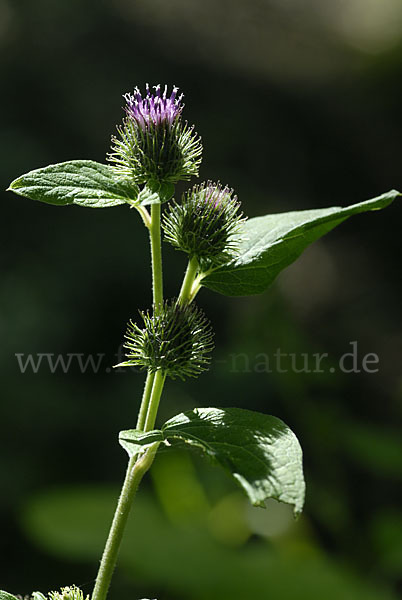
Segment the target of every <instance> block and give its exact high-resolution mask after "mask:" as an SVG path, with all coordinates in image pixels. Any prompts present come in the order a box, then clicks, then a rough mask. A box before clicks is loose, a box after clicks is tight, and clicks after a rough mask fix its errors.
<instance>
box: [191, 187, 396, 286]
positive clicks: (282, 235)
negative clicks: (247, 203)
mask: <svg viewBox="0 0 402 600" xmlns="http://www.w3.org/2000/svg"><path fill="white" fill-rule="evenodd" d="M400 195H401V194H400V193H399V192H397V191H396V190H392V191H390V192H388V193H386V194H383V195H382V196H379V197H378V198H374V199H373V200H367V201H366V202H360V203H359V204H354V205H352V206H349V207H346V208H340V207H332V208H323V209H318V210H302V211H296V212H289V213H279V214H274V215H266V216H265V217H255V218H254V219H249V220H248V221H246V222H245V223H244V224H243V226H242V228H241V231H240V234H239V235H240V243H239V254H238V256H237V257H236V258H235V259H234V260H232V261H231V262H230V263H229V264H227V265H225V266H222V267H219V268H217V269H215V270H213V271H211V272H209V273H208V274H206V276H205V277H204V278H203V280H202V285H203V286H205V287H207V288H209V289H211V290H214V291H215V292H219V293H221V294H226V295H227V296H248V295H250V294H260V293H261V292H263V291H264V290H265V289H266V288H267V287H268V286H269V285H270V284H271V283H272V282H273V280H274V279H275V277H276V276H277V275H278V274H279V273H280V272H281V271H282V270H283V269H285V267H287V266H289V265H290V264H291V263H292V262H293V261H295V260H296V259H297V258H298V257H299V256H300V254H301V253H302V252H303V250H304V249H305V248H307V246H308V245H309V244H311V243H312V242H314V241H315V240H317V239H318V238H320V237H321V236H323V235H325V234H326V233H328V232H329V231H331V229H333V228H334V227H336V226H337V225H339V224H340V223H342V222H343V221H344V220H345V219H347V218H348V217H350V216H352V215H357V214H359V213H362V212H366V211H371V210H379V209H381V208H385V207H386V206H388V205H389V204H391V202H393V201H394V200H395V198H396V197H397V196H400Z"/></svg>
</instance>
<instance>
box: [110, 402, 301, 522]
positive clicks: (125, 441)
mask: <svg viewBox="0 0 402 600" xmlns="http://www.w3.org/2000/svg"><path fill="white" fill-rule="evenodd" d="M119 440H120V444H121V445H122V446H123V448H125V449H126V450H127V452H128V453H129V454H130V455H132V454H134V453H135V452H138V449H139V447H141V446H145V447H147V446H149V445H150V444H153V443H154V442H158V441H159V442H161V441H165V442H168V444H170V445H172V444H180V443H181V444H182V443H185V444H188V445H190V446H191V447H193V448H194V449H197V450H199V451H201V452H202V453H203V454H204V455H206V456H207V457H209V458H210V459H211V460H212V462H214V463H215V464H218V465H220V466H221V467H224V468H225V469H226V470H228V471H229V472H230V473H231V475H232V477H234V479H235V480H236V481H237V482H238V483H239V484H240V485H241V486H242V487H243V489H244V490H245V491H246V493H247V495H248V497H249V499H250V501H251V502H252V503H253V504H254V505H255V506H263V505H264V501H265V500H267V499H268V498H274V499H275V500H279V501H280V502H285V503H287V504H292V505H293V506H294V512H295V514H298V513H299V512H301V510H302V508H303V503H304V491H305V484H304V479H303V466H302V451H301V448H300V444H299V442H298V440H297V438H296V436H295V435H294V433H292V431H291V430H290V429H289V427H287V425H285V423H283V422H282V421H281V420H280V419H277V418H276V417H271V416H269V415H264V414H262V413H258V412H254V411H250V410H244V409H241V408H225V409H220V408H196V409H194V410H192V411H189V412H186V413H181V414H179V415H177V416H176V417H173V418H172V419H170V420H169V421H167V423H165V425H164V426H163V427H162V429H161V430H155V431H150V432H148V433H142V432H140V431H138V430H135V429H134V430H129V431H122V432H121V433H120V435H119Z"/></svg>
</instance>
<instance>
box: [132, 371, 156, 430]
mask: <svg viewBox="0 0 402 600" xmlns="http://www.w3.org/2000/svg"><path fill="white" fill-rule="evenodd" d="M154 378H155V373H149V372H148V375H147V378H146V380H145V387H144V393H143V395H142V401H141V406H140V411H139V413H138V419H137V425H136V429H141V430H143V429H144V426H145V421H146V418H147V413H148V406H149V400H150V398H151V393H152V386H153V384H154Z"/></svg>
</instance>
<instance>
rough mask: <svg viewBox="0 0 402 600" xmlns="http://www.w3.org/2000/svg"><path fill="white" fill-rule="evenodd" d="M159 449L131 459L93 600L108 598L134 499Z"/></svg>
mask: <svg viewBox="0 0 402 600" xmlns="http://www.w3.org/2000/svg"><path fill="white" fill-rule="evenodd" d="M157 447H158V444H153V445H152V446H151V447H150V448H149V449H148V450H147V452H146V453H145V454H144V455H143V456H142V457H141V458H140V459H138V460H137V456H136V455H134V456H132V457H131V458H130V461H129V463H128V467H127V473H126V478H125V480H124V483H123V487H122V489H121V493H120V498H119V501H118V504H117V508H116V512H115V514H114V517H113V522H112V526H111V528H110V532H109V537H108V539H107V542H106V546H105V549H104V551H103V556H102V560H101V564H100V567H99V572H98V576H97V578H96V583H95V588H94V591H93V594H92V600H105V598H106V596H107V592H108V589H109V586H110V581H111V579H112V575H113V571H114V568H115V565H116V561H117V556H118V553H119V548H120V543H121V540H122V537H123V533H124V528H125V526H126V523H127V519H128V515H129V514H130V508H131V505H132V502H133V498H134V496H135V493H136V491H137V489H138V486H139V484H140V481H141V479H142V478H143V476H144V475H145V473H146V472H147V471H148V469H149V468H150V466H151V465H152V463H153V460H154V457H155V453H156V450H157Z"/></svg>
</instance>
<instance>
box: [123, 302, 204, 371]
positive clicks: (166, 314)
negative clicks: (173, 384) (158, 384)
mask: <svg viewBox="0 0 402 600" xmlns="http://www.w3.org/2000/svg"><path fill="white" fill-rule="evenodd" d="M140 314H141V317H142V320H143V322H144V327H142V328H141V327H139V326H138V325H137V324H136V323H133V322H132V321H130V322H129V323H128V326H127V331H126V335H125V337H126V340H127V341H126V342H125V344H124V347H125V348H127V350H128V352H127V354H126V356H127V361H126V362H123V363H121V365H118V366H138V367H140V368H142V369H148V370H149V371H151V372H152V373H155V372H156V371H158V370H160V371H162V372H163V373H164V374H166V375H169V377H171V378H172V379H176V377H180V379H183V380H184V379H185V378H186V377H197V376H198V375H199V374H200V373H201V372H202V371H205V370H207V368H208V366H209V363H210V356H209V354H210V352H211V351H212V349H213V331H212V328H211V324H210V322H209V321H208V319H207V317H206V316H205V315H204V313H203V311H202V310H201V309H199V308H197V307H196V306H195V305H194V304H191V305H188V304H187V305H184V306H179V305H178V304H177V302H176V301H174V300H170V301H166V302H164V304H163V306H162V309H161V310H159V311H158V313H157V314H155V313H150V312H149V311H148V312H141V313H140Z"/></svg>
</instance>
